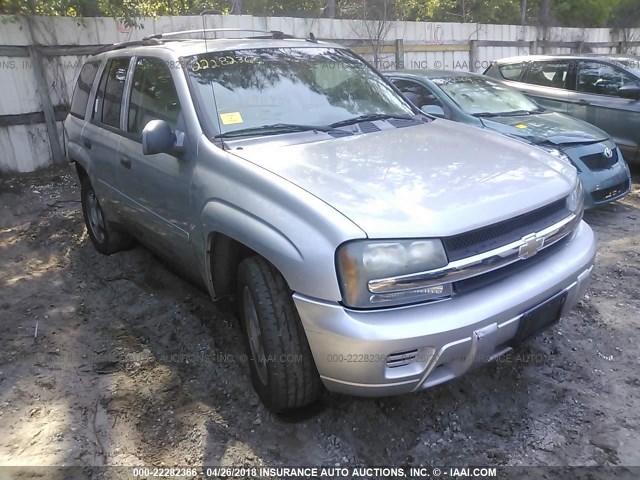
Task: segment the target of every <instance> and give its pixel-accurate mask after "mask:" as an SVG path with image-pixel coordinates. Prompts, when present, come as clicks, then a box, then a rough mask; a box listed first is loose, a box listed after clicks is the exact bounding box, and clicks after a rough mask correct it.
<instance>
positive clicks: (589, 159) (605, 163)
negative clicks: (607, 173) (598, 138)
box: [580, 150, 618, 170]
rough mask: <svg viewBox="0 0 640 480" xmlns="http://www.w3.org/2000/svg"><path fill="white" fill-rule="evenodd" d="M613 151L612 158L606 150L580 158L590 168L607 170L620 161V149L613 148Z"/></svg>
mask: <svg viewBox="0 0 640 480" xmlns="http://www.w3.org/2000/svg"><path fill="white" fill-rule="evenodd" d="M612 153H613V155H611V157H610V158H608V157H607V156H606V155H605V154H604V152H601V153H593V154H591V155H585V156H584V157H580V160H582V161H583V162H584V164H585V165H586V166H587V167H589V169H590V170H606V169H607V168H611V167H613V166H614V165H615V164H616V163H617V162H618V151H617V150H612Z"/></svg>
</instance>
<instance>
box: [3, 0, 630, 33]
mask: <svg viewBox="0 0 640 480" xmlns="http://www.w3.org/2000/svg"><path fill="white" fill-rule="evenodd" d="M336 3H337V4H338V16H339V17H342V18H361V19H365V20H392V19H401V20H413V21H450V22H478V23H501V24H518V23H520V8H521V0H404V1H403V0H339V1H338V0H336ZM231 4H232V2H231V0H0V14H10V15H65V16H73V17H82V16H111V17H115V18H120V19H124V20H125V23H129V24H135V19H136V18H140V17H155V16H159V15H196V14H199V13H200V12H201V11H203V10H205V9H211V10H217V11H219V12H220V13H223V14H226V13H230V11H231ZM325 4H326V0H244V1H243V12H244V13H246V14H250V15H263V16H297V17H320V16H321V15H322V9H323V7H324V6H325ZM545 6H546V7H545ZM545 10H547V11H548V13H547V14H545ZM526 20H527V24H530V25H544V24H548V25H561V26H568V27H600V26H613V27H619V28H622V27H624V28H630V27H637V26H640V0H527V15H526Z"/></svg>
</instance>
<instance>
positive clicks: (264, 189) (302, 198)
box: [194, 147, 366, 301]
mask: <svg viewBox="0 0 640 480" xmlns="http://www.w3.org/2000/svg"><path fill="white" fill-rule="evenodd" d="M210 148H212V149H213V147H210ZM211 153H214V152H211ZM216 153H217V152H216ZM213 167H215V168H213ZM194 179H197V180H196V184H195V185H194V190H195V191H196V192H199V193H201V194H202V195H201V196H200V195H198V196H200V198H203V200H202V202H201V203H200V205H202V208H201V210H200V212H201V214H200V218H199V220H198V227H197V228H198V229H199V230H200V234H199V235H197V236H198V242H201V247H198V250H200V252H201V258H203V259H204V258H206V248H207V242H208V239H209V237H210V235H211V234H212V233H221V234H224V235H226V236H227V237H229V238H231V239H233V240H235V241H237V242H239V243H240V244H242V245H244V246H246V247H248V248H250V249H251V250H253V251H254V252H256V253H257V254H259V255H261V256H262V257H264V258H265V259H266V260H268V261H269V262H271V263H272V264H273V265H274V266H275V267H276V268H277V269H278V271H279V272H280V273H281V274H282V275H283V276H284V278H285V280H286V281H287V283H288V285H289V287H290V288H291V289H292V290H294V291H295V292H299V293H301V294H304V295H307V296H310V297H314V298H318V299H323V300H327V301H339V300H340V299H341V298H342V296H341V294H340V287H339V285H338V279H337V274H336V268H335V250H336V248H337V247H338V245H340V244H341V243H343V242H345V241H347V240H351V239H355V238H366V235H365V233H364V232H363V231H362V230H361V229H360V228H358V227H357V226H356V225H355V224H354V223H353V222H351V221H350V220H349V219H347V218H346V217H345V216H343V215H342V214H341V213H339V212H337V211H336V210H335V209H333V208H332V207H330V206H329V205H327V204H326V203H324V202H323V201H321V200H320V199H318V198H316V197H314V196H313V195H311V194H309V193H308V192H306V191H305V190H303V189H301V188H300V187H298V186H296V185H293V184H292V183H290V182H289V181H287V180H285V179H283V178H282V177H279V176H277V175H275V174H273V173H271V172H269V171H267V170H265V169H263V168H261V167H259V166H257V165H255V164H253V163H251V162H249V161H247V160H244V159H240V158H238V157H235V156H233V155H229V154H226V153H223V154H220V153H218V158H216V159H215V161H214V162H200V163H199V168H198V171H197V173H196V174H195V175H194ZM205 263H206V262H203V264H205Z"/></svg>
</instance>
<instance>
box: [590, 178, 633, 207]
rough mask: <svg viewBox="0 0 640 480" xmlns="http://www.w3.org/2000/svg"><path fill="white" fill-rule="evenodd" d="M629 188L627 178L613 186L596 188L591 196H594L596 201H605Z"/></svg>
mask: <svg viewBox="0 0 640 480" xmlns="http://www.w3.org/2000/svg"><path fill="white" fill-rule="evenodd" d="M627 190H629V180H625V181H624V182H622V183H619V184H618V185H614V186H613V187H609V188H603V189H602V190H596V191H595V192H592V193H591V198H593V201H594V202H604V201H605V200H609V199H611V198H615V197H617V196H618V195H621V194H623V193H624V192H626V191H627Z"/></svg>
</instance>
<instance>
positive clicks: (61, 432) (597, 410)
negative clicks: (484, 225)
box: [0, 167, 640, 466]
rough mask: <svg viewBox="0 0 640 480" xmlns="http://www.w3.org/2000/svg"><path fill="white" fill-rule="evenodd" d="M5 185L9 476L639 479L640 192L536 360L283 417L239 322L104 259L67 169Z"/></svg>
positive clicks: (3, 359)
mask: <svg viewBox="0 0 640 480" xmlns="http://www.w3.org/2000/svg"><path fill="white" fill-rule="evenodd" d="M635 181H636V182H638V181H640V178H638V176H636V177H635ZM0 182H1V183H0V286H1V289H0V340H1V343H0V433H1V435H0V465H5V466H6V465H85V466H89V465H106V464H108V465H146V466H162V465H182V466H185V465H187V466H189V465H235V466H241V465H271V466H274V465H276V466H277V465H315V464H323V465H332V466H333V465H341V466H346V465H353V464H360V465H362V464H365V465H392V464H396V465H398V464H405V465H406V464H425V465H461V466H468V465H640V362H639V353H638V345H639V344H640V322H639V313H640V187H638V186H634V189H633V192H632V194H631V195H629V196H628V197H627V198H626V199H625V200H623V201H621V202H618V203H615V204H613V205H609V206H607V207H605V208H602V209H600V210H598V211H594V212H588V213H587V215H586V217H585V218H586V220H587V221H588V223H589V224H590V225H591V226H592V227H593V228H594V230H595V231H596V232H597V235H598V239H599V247H598V257H597V269H596V270H595V273H594V275H593V279H592V283H591V286H590V288H589V291H588V294H587V296H586V297H585V298H584V299H583V300H582V301H581V302H580V304H579V305H578V306H577V308H575V309H574V310H573V311H572V312H571V313H570V314H569V315H568V316H566V317H564V318H563V319H562V321H561V322H560V324H559V325H558V326H557V327H556V328H554V329H552V330H551V331H549V332H547V333H545V334H544V335H543V336H541V337H538V338H537V339H535V340H534V341H532V342H531V343H530V344H529V345H528V346H527V347H525V348H524V349H522V350H520V351H518V352H516V353H514V354H513V355H511V356H510V357H505V358H502V359H500V360H498V361H497V362H494V363H492V364H489V365H486V366H484V367H482V368H480V369H478V370H476V371H475V372H474V373H473V374H471V375H468V376H467V377H465V378H462V379H459V380H456V381H453V382H451V383H448V384H445V385H442V386H440V387H437V388H435V389H432V390H428V391H425V392H423V393H420V394H413V395H406V396H401V397H393V398H384V399H358V398H350V397H346V396H340V395H334V394H325V395H324V396H323V398H322V400H321V401H320V402H319V403H318V404H317V405H315V406H314V407H312V408H309V409H307V410H305V411H304V412H301V413H299V414H296V415H293V416H286V417H278V416H274V415H272V414H270V413H269V412H268V411H266V410H265V409H264V407H263V406H262V405H261V404H260V403H259V402H258V399H257V397H256V396H255V394H254V393H253V390H252V388H251V385H250V380H249V373H248V367H247V365H246V361H245V357H244V349H243V345H242V342H241V332H240V328H239V326H238V322H237V321H236V319H235V318H234V316H233V315H229V314H221V313H219V312H218V311H217V310H216V307H215V306H214V305H213V304H212V302H211V301H210V300H209V298H208V296H207V294H206V293H204V292H202V291H200V290H198V289H196V288H194V287H193V286H192V285H190V284H188V283H187V282H185V281H183V280H182V279H180V278H179V277H177V276H176V275H175V274H174V273H172V272H171V271H170V270H169V269H168V268H167V267H165V266H164V265H163V264H162V263H161V262H160V261H159V260H158V259H157V258H155V257H154V256H153V255H152V254H151V253H150V252H148V251H147V250H145V249H143V248H142V247H137V248H135V249H133V250H130V251H127V252H123V253H119V254H116V255H111V256H109V257H106V256H102V255H100V254H99V253H97V252H96V251H95V250H94V248H93V246H92V245H91V244H90V242H89V239H88V236H87V234H86V232H85V228H84V224H83V221H82V214H81V211H80V203H79V199H80V195H79V189H78V187H77V186H76V185H75V182H74V179H73V178H72V176H71V174H70V172H69V170H68V169H67V168H66V167H57V168H51V169H46V170H43V171H40V172H37V173H34V174H28V175H22V176H17V177H12V178H4V179H1V180H0Z"/></svg>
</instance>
